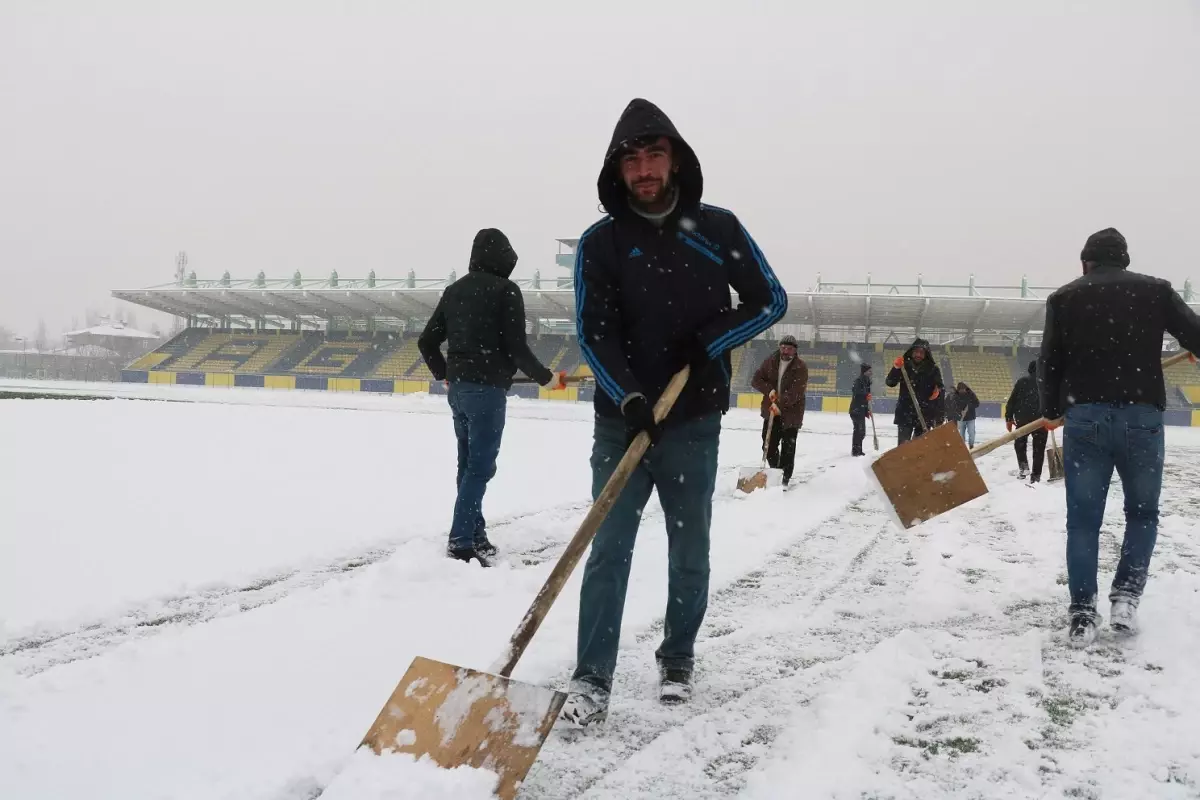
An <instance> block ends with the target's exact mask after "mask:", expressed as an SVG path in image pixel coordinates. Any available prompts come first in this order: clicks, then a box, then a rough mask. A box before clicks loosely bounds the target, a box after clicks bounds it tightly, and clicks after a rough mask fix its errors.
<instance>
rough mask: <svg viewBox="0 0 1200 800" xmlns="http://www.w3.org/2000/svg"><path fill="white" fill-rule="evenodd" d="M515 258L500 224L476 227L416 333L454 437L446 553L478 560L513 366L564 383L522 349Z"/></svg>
mask: <svg viewBox="0 0 1200 800" xmlns="http://www.w3.org/2000/svg"><path fill="white" fill-rule="evenodd" d="M516 265H517V254H516V251H514V250H513V248H512V245H510V244H509V241H508V238H507V237H506V236H505V235H504V234H503V233H502V232H501V231H499V230H496V229H495V228H485V229H483V230H481V231H479V232H478V233H477V234H476V235H475V242H474V244H473V245H472V246H471V261H470V269H469V271H468V272H467V274H466V275H464V276H463V277H462V278H461V279H459V280H457V281H455V282H454V283H452V284H451V285H450V286H448V287H446V290H445V291H444V292H442V296H441V299H439V300H438V304H437V308H435V309H434V312H433V315H432V316H431V317H430V318H429V322H428V323H427V324H426V325H425V330H423V331H422V332H421V335H420V337H419V338H418V339H417V346H418V348H419V349H420V351H421V357H422V358H424V359H425V363H426V364H427V365H428V366H429V371H430V372H431V373H433V377H434V378H435V379H437V380H439V381H443V380H444V381H448V383H449V387H448V388H449V393H448V395H447V399H448V401H449V404H450V411H451V415H452V418H453V420H454V435H455V438H456V439H457V440H458V475H457V477H456V479H455V482H456V485H457V487H458V495H457V498H456V499H455V501H454V515H453V518H452V522H451V524H450V541H449V545H448V547H447V555H449V556H450V557H451V558H454V559H458V560H459V561H467V562H470V561H472V560H474V561H478V562H479V563H480V565H482V566H484V567H487V566H490V565H491V562H490V558H491V557H492V556H494V555H495V554H496V552H497V551H496V547H495V545H493V544H492V543H491V541H489V540H488V537H487V527H486V523H485V522H484V518H483V495H484V493H485V492H486V491H487V484H488V481H490V480H491V479H492V477H493V476H494V475H495V474H496V458H497V456H498V455H499V453H500V440H501V438H502V437H503V434H504V418H505V410H506V407H507V394H508V389H509V387H511V386H512V379H513V374H514V373H515V372H516V371H517V370H518V369H519V370H521V371H522V372H524V373H525V374H526V375H528V376H529V377H530V378H532V379H534V380H535V381H537V382H538V383H540V384H541V385H542V386H545V387H547V388H551V389H558V388H562V387H564V386H565V385H566V381H565V379H566V373H565V372H559V373H557V374H555V373H553V372H551V371H550V370H549V369H547V368H546V367H545V366H544V365H543V364H542V362H541V361H539V360H538V358H537V356H535V355H534V354H533V351H532V350H530V349H529V343H528V342H527V341H526V339H525V301H524V298H523V297H522V295H521V289H520V288H519V287H518V286H517V284H515V283H514V282H512V281H511V280H509V278H508V276H509V275H511V274H512V271H513V268H514V267H516ZM443 342H447V346H446V350H447V355H446V357H443V356H442V351H441V346H442V343H443Z"/></svg>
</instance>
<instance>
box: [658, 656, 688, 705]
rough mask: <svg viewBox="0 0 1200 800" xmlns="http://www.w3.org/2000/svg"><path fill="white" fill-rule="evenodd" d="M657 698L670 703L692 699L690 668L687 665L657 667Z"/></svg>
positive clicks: (674, 703)
mask: <svg viewBox="0 0 1200 800" xmlns="http://www.w3.org/2000/svg"><path fill="white" fill-rule="evenodd" d="M658 699H659V700H660V701H661V702H663V703H667V704H670V705H676V704H679V703H686V702H687V701H689V700H691V699H692V670H691V669H689V668H687V667H664V666H662V665H659V668H658Z"/></svg>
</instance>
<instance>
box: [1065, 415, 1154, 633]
mask: <svg viewBox="0 0 1200 800" xmlns="http://www.w3.org/2000/svg"><path fill="white" fill-rule="evenodd" d="M1163 451H1164V444H1163V415H1162V412H1161V411H1159V410H1158V409H1157V408H1156V407H1154V406H1151V405H1144V404H1136V405H1125V406H1116V405H1107V404H1102V403H1090V404H1087V405H1078V406H1073V407H1072V408H1071V409H1070V410H1068V411H1067V423H1066V435H1065V436H1064V442H1063V462H1064V467H1065V469H1066V481H1067V576H1068V578H1069V583H1070V589H1071V613H1073V614H1074V613H1091V614H1093V615H1094V614H1095V609H1096V594H1097V591H1098V588H1097V585H1096V570H1097V569H1098V562H1099V556H1100V524H1101V522H1102V521H1103V519H1104V506H1105V501H1106V500H1107V499H1108V485H1109V482H1110V481H1111V480H1112V473H1113V468H1114V467H1115V468H1116V470H1117V474H1118V475H1119V476H1120V477H1121V484H1122V486H1123V488H1124V491H1125V541H1124V543H1123V544H1122V545H1121V561H1120V563H1119V564H1118V565H1117V574H1116V577H1114V578H1113V583H1112V590H1111V592H1110V594H1109V599H1110V600H1114V599H1116V598H1118V597H1124V598H1128V599H1131V600H1133V602H1134V603H1136V602H1137V601H1138V598H1140V597H1141V596H1142V591H1143V590H1144V589H1145V588H1146V578H1147V577H1148V575H1149V572H1150V557H1151V556H1152V555H1153V554H1154V542H1155V540H1156V539H1157V538H1158V496H1159V492H1160V491H1161V489H1162V471H1163Z"/></svg>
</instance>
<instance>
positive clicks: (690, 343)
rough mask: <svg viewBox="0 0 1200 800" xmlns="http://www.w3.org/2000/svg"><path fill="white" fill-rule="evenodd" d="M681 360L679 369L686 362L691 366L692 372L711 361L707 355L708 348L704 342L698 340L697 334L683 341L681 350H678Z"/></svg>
mask: <svg viewBox="0 0 1200 800" xmlns="http://www.w3.org/2000/svg"><path fill="white" fill-rule="evenodd" d="M680 355H681V356H682V362H683V363H681V364H680V365H679V369H683V365H684V364H687V365H688V366H689V367H691V368H692V372H693V373H697V372H699V371H700V370H702V369H704V368H705V367H707V366H708V363H709V362H710V361H712V359H711V358H709V356H708V350H707V349H706V348H705V347H704V342H702V341H700V337H699V336H692V337H690V338H689V339H687V340H686V341H685V342H684V343H683V350H682V351H680Z"/></svg>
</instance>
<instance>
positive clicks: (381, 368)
mask: <svg viewBox="0 0 1200 800" xmlns="http://www.w3.org/2000/svg"><path fill="white" fill-rule="evenodd" d="M420 358H421V351H420V350H419V349H418V348H417V337H416V336H410V337H408V338H406V339H403V340H402V341H400V342H399V343H398V346H397V347H395V348H394V349H393V350H392V352H391V353H389V354H388V355H387V356H386V357H385V358H384V359H383V360H382V361H380V362H379V364H378V365H377V366H376V367H375V369H374V371H373V372H372V373H371V377H372V378H384V379H388V380H396V379H398V378H403V377H404V375H405V374H406V373H407V372H408V371H409V370H410V369H412V367H413V365H414V364H416V363H417V361H418V360H419V359H420Z"/></svg>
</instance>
